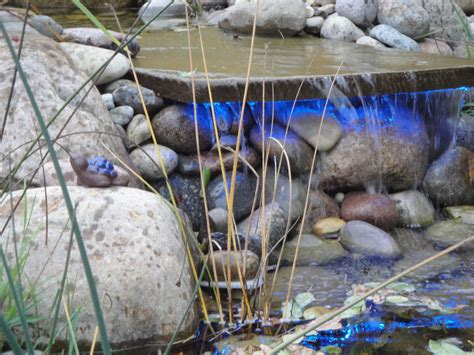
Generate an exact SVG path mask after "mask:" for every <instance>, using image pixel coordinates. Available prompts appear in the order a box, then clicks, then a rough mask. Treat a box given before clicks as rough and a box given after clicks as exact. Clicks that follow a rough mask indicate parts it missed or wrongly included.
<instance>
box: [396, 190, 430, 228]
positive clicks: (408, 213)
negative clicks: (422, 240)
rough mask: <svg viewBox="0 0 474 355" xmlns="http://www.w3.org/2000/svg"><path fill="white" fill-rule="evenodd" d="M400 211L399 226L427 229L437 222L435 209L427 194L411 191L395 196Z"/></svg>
mask: <svg viewBox="0 0 474 355" xmlns="http://www.w3.org/2000/svg"><path fill="white" fill-rule="evenodd" d="M390 198H391V199H392V200H393V201H395V204H396V207H397V211H398V223H397V225H398V226H401V227H411V228H418V227H427V226H430V225H431V224H433V222H434V220H435V209H434V207H433V205H432V204H431V201H430V200H429V199H428V198H427V197H426V196H425V194H423V193H421V192H419V191H415V190H410V191H403V192H399V193H396V194H393V195H390Z"/></svg>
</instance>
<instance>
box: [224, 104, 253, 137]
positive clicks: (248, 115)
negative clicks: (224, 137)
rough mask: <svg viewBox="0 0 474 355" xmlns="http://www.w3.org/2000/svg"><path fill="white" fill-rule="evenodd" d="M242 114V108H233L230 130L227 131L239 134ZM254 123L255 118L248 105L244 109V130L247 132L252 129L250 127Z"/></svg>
mask: <svg viewBox="0 0 474 355" xmlns="http://www.w3.org/2000/svg"><path fill="white" fill-rule="evenodd" d="M240 114H241V108H239V109H233V108H231V118H232V123H231V127H230V131H229V132H226V133H228V134H234V135H237V134H238V132H239V124H240ZM253 124H254V120H253V116H252V112H251V111H250V109H249V108H248V106H247V107H245V109H244V116H243V119H242V132H245V133H247V132H248V131H249V130H250V128H252V126H253Z"/></svg>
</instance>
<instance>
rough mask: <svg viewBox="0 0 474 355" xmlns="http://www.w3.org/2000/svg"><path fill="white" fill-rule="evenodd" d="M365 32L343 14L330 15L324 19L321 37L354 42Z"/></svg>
mask: <svg viewBox="0 0 474 355" xmlns="http://www.w3.org/2000/svg"><path fill="white" fill-rule="evenodd" d="M364 36H365V33H364V31H362V30H361V29H360V28H359V27H357V26H356V25H354V24H353V23H352V22H351V20H349V19H348V18H347V17H344V16H332V17H329V18H328V19H327V20H326V21H324V24H323V27H322V28H321V37H323V38H328V39H335V40H338V41H346V42H355V41H357V40H358V39H359V38H361V37H364Z"/></svg>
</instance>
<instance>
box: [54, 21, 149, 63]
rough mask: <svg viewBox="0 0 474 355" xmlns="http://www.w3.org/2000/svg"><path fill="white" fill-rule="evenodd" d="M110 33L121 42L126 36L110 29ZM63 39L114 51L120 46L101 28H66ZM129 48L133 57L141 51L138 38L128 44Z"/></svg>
mask: <svg viewBox="0 0 474 355" xmlns="http://www.w3.org/2000/svg"><path fill="white" fill-rule="evenodd" d="M109 33H110V34H111V35H112V36H113V37H115V39H116V40H117V41H118V42H119V43H122V42H123V41H124V36H123V35H122V34H121V33H119V32H115V31H110V30H109ZM63 39H64V40H65V41H67V42H74V43H79V44H85V45H88V46H94V47H100V48H105V49H110V50H113V51H115V50H116V49H117V48H118V45H117V44H116V43H115V42H114V41H113V40H112V39H111V38H110V37H109V36H107V35H106V34H105V33H104V32H103V31H102V30H101V29H100V28H83V27H77V28H66V29H65V30H64V32H63ZM125 41H127V39H125ZM127 48H128V50H129V51H130V54H131V55H132V56H133V57H134V56H136V55H137V54H138V52H140V44H139V43H138V40H137V39H136V38H135V39H134V40H132V41H131V42H130V43H129V44H128V45H127ZM122 52H124V51H122Z"/></svg>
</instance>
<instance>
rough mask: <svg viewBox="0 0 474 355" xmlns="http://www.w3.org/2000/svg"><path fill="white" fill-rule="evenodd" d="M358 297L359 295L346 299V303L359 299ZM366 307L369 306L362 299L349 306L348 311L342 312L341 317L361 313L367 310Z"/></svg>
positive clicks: (344, 317) (349, 316) (350, 316)
mask: <svg viewBox="0 0 474 355" xmlns="http://www.w3.org/2000/svg"><path fill="white" fill-rule="evenodd" d="M358 298H359V297H358V296H351V297H349V298H348V299H346V301H345V302H344V304H346V305H348V304H350V303H352V302H354V301H355V300H357V299H358ZM366 309H367V307H366V305H365V301H360V302H359V303H356V304H355V305H354V306H353V307H351V308H349V309H348V310H347V311H344V312H343V313H341V319H346V318H352V317H355V316H358V315H361V314H363V313H364V312H365V311H366Z"/></svg>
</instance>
